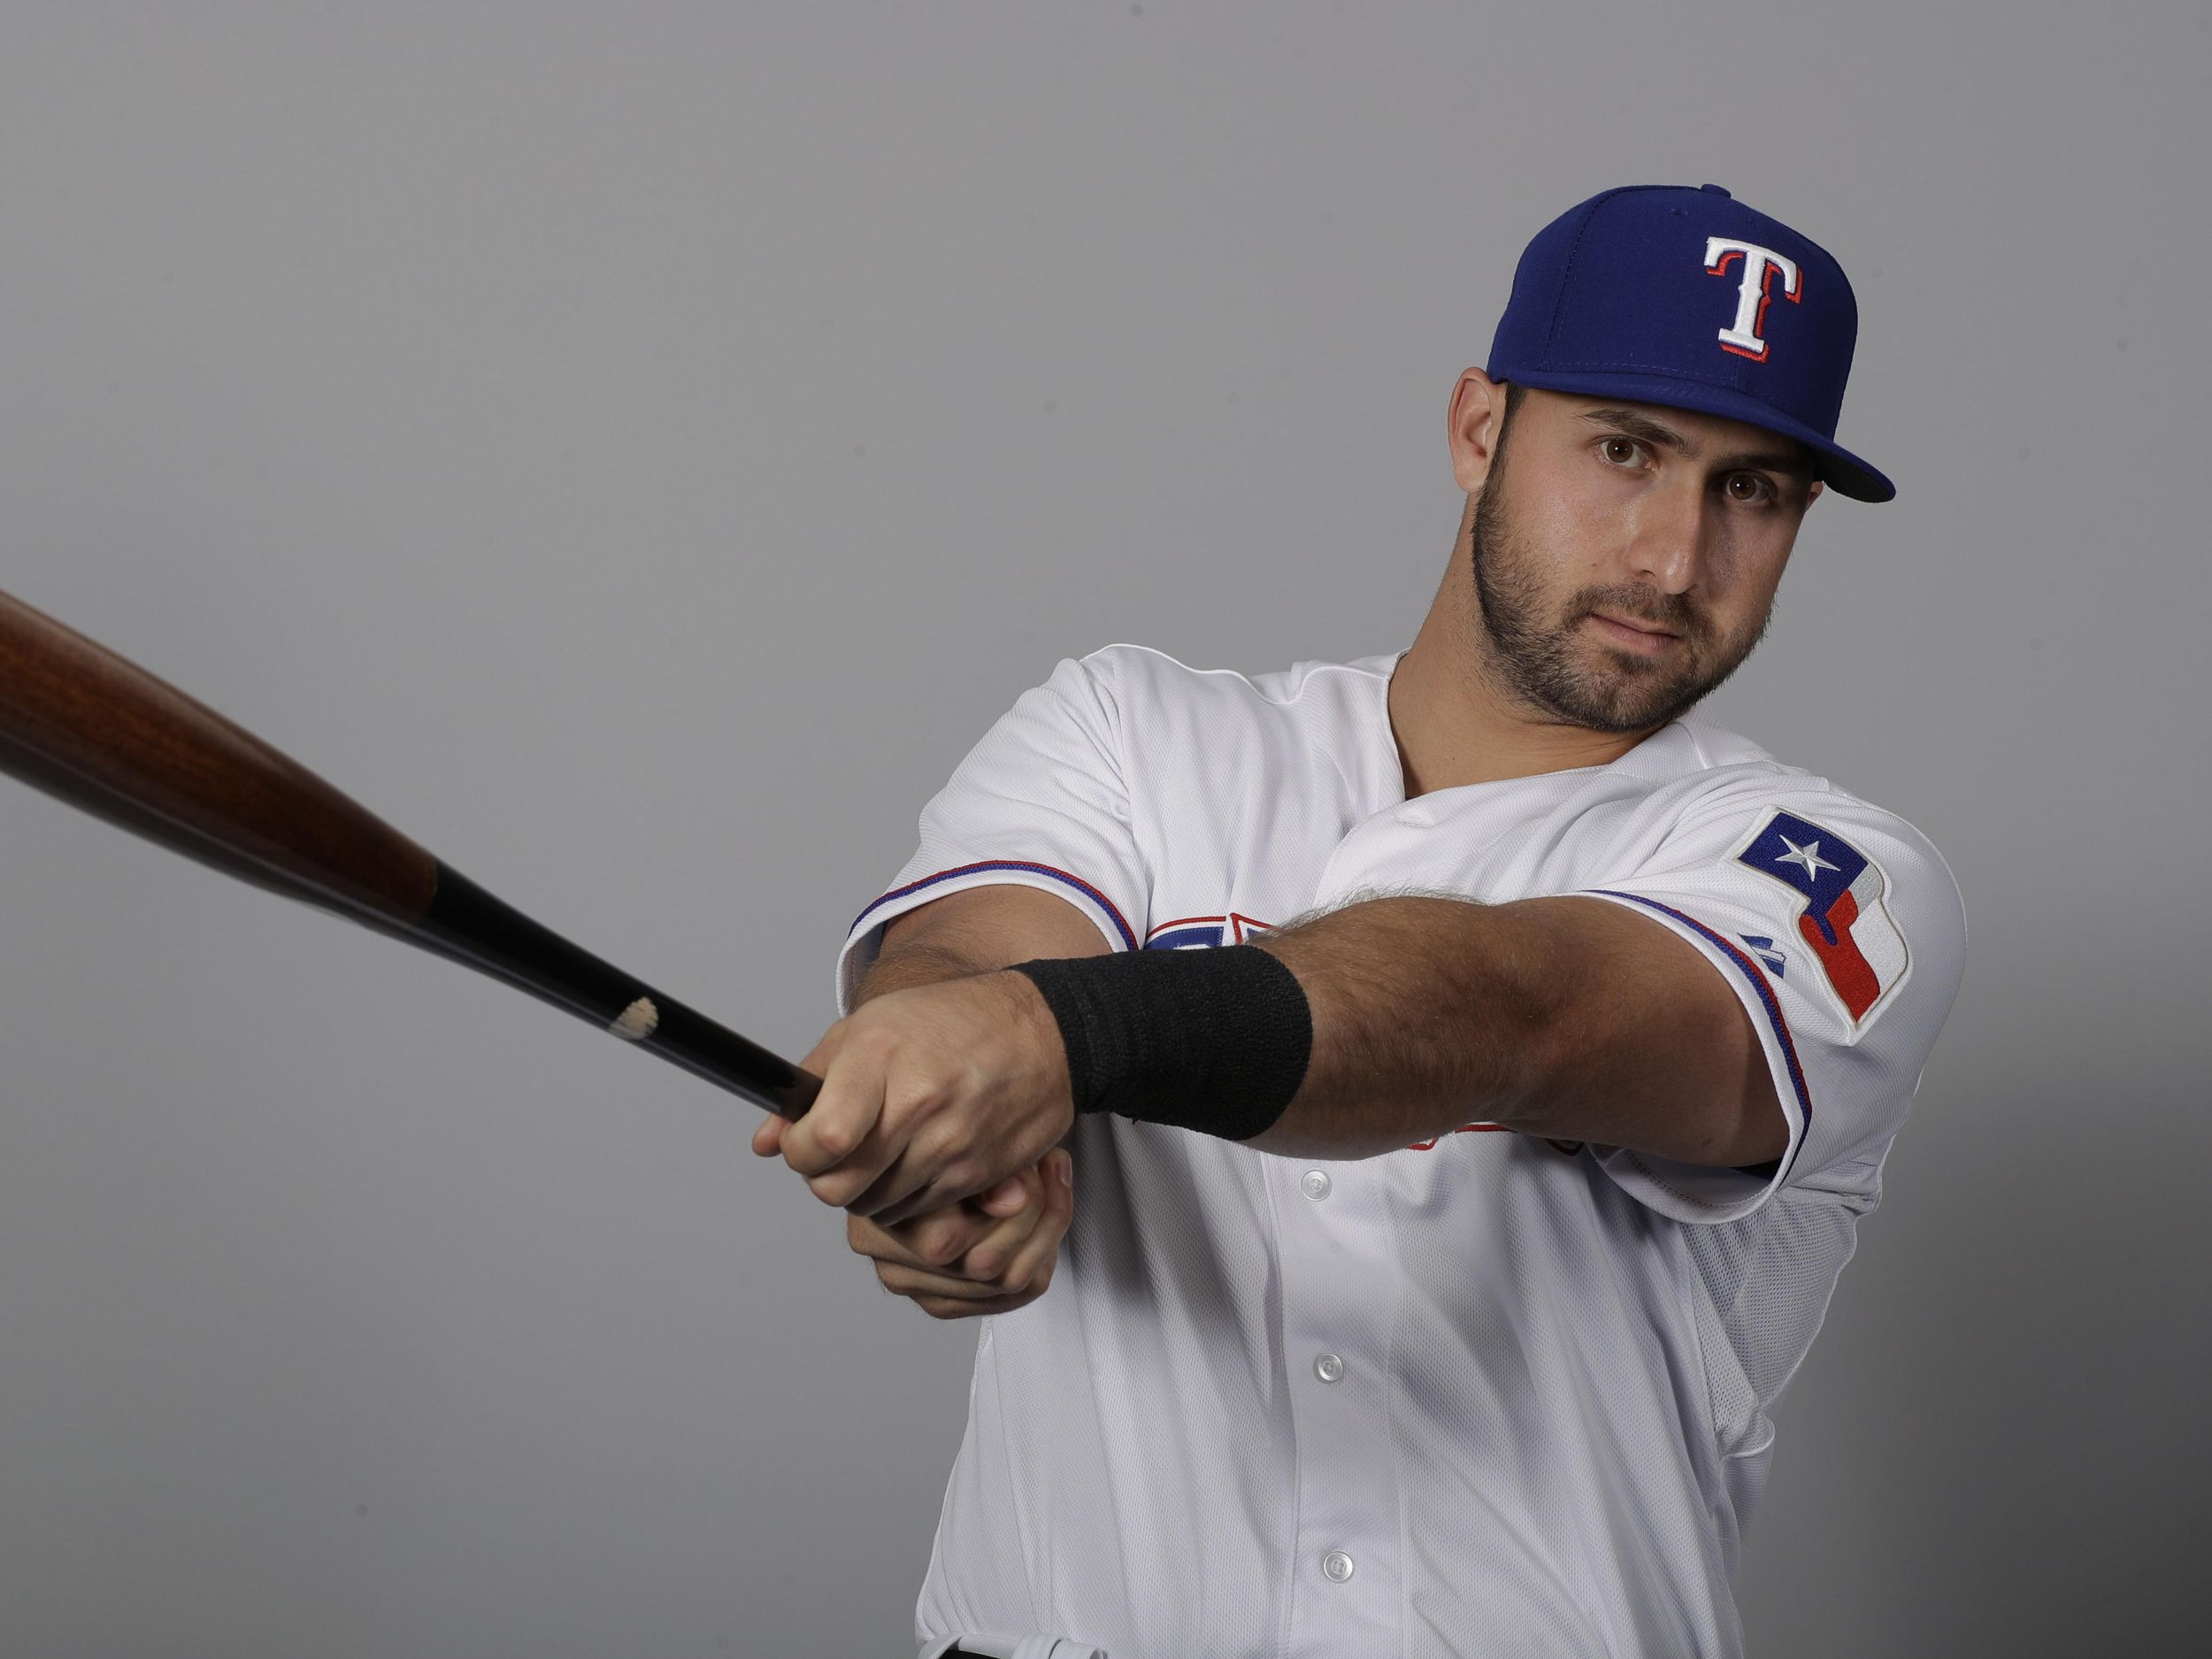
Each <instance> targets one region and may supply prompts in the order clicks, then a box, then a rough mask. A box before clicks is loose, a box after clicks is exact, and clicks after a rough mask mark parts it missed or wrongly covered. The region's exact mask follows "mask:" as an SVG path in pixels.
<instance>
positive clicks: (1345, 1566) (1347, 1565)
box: [1321, 1549, 1352, 1584]
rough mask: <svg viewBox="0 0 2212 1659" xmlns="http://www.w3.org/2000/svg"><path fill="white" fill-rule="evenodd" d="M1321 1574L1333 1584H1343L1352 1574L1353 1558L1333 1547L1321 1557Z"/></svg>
mask: <svg viewBox="0 0 2212 1659" xmlns="http://www.w3.org/2000/svg"><path fill="white" fill-rule="evenodd" d="M1321 1576H1322V1577H1323V1578H1326V1579H1327V1580H1328V1581H1329V1582H1330V1583H1331V1584H1342V1583H1343V1582H1344V1581H1345V1580H1346V1579H1347V1578H1350V1577H1351V1576H1352V1558H1351V1557H1350V1556H1349V1555H1346V1554H1345V1553H1344V1552H1343V1551H1342V1550H1340V1549H1333V1550H1331V1551H1330V1552H1329V1553H1328V1554H1327V1555H1324V1556H1322V1557H1321Z"/></svg>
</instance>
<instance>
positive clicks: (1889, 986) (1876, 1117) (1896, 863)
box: [1586, 786, 1966, 1222]
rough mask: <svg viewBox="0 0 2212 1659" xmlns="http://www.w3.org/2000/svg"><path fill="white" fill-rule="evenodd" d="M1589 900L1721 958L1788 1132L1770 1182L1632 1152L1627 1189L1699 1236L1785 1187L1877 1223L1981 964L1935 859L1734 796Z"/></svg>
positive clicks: (1805, 807)
mask: <svg viewBox="0 0 2212 1659" xmlns="http://www.w3.org/2000/svg"><path fill="white" fill-rule="evenodd" d="M1586 892H1587V894H1588V895H1589V896H1592V897H1596V898H1602V899H1608V900H1610V901H1612V902H1615V903H1617V904H1622V905H1625V906H1627V907H1628V908H1630V909H1631V910H1637V911H1639V912H1640V913H1642V914H1644V915H1646V916H1649V917H1651V918H1655V920H1657V921H1658V922H1660V923H1661V924H1662V925H1663V926H1666V927H1668V928H1671V930H1672V931H1673V932H1675V933H1678V934H1679V935H1680V936H1681V937H1682V938H1684V939H1686V940H1687V941H1689V942H1690V943H1691V944H1693V945H1694V946H1695V947H1696V948H1697V949H1699V950H1700V951H1701V952H1702V953H1704V955H1705V956H1706V958H1707V960H1708V961H1709V962H1710V963H1711V964H1712V965H1713V967H1714V969H1715V970H1716V971H1717V972H1718V973H1719V974H1720V975H1721V977H1722V978H1723V979H1725V980H1726V981H1727V982H1728V984H1729V986H1730V987H1731V988H1732V990H1733V991H1734V992H1735V994H1736V996H1737V998H1738V1000H1739V1001H1740V1002H1742V1004H1743V1006H1744V1010H1745V1012H1746V1013H1747V1015H1749V1017H1750V1019H1751V1024H1752V1028H1753V1029H1754V1030H1755V1031H1756V1032H1757V1033H1758V1034H1759V1041H1760V1045H1761V1047H1762V1048H1763V1049H1764V1050H1765V1052H1766V1059H1767V1064H1768V1066H1769V1068H1770V1071H1772V1073H1773V1078H1774V1089H1775V1094H1776V1095H1777V1096H1778V1098H1779V1099H1780V1101H1781V1103H1782V1110H1783V1112H1784V1114H1785V1115H1786V1117H1787V1118H1788V1120H1789V1143H1788V1147H1787V1148H1786V1150H1785V1151H1784V1153H1783V1155H1782V1156H1781V1157H1780V1158H1779V1159H1778V1161H1777V1162H1776V1164H1774V1165H1772V1166H1771V1167H1770V1168H1769V1167H1766V1166H1762V1167H1761V1168H1759V1169H1758V1170H1755V1171H1740V1170H1728V1169H1716V1168H1708V1167H1705V1166H1701V1165H1697V1164H1683V1163H1678V1162H1676V1161H1674V1160H1672V1159H1668V1158H1662V1157H1657V1156H1653V1155H1651V1154H1648V1153H1642V1152H1634V1151H1631V1150H1628V1149H1627V1148H1609V1149H1607V1150H1605V1151H1603V1152H1601V1154H1600V1156H1599V1162H1600V1163H1601V1165H1602V1166H1603V1167H1604V1168H1605V1170H1606V1171H1607V1172H1608V1173H1609V1175H1610V1176H1611V1177H1612V1178H1613V1179H1614V1180H1616V1181H1617V1183H1618V1184H1619V1185H1620V1186H1621V1187H1624V1188H1625V1189H1626V1190H1627V1191H1628V1192H1629V1193H1630V1194H1632V1196H1634V1197H1637V1198H1639V1199H1640V1200H1642V1201H1643V1202H1645V1203H1647V1204H1648V1205H1650V1206H1651V1207H1652V1208H1654V1209H1655V1210H1659V1211H1660V1212H1661V1213H1663V1214H1664V1215H1668V1216H1671V1217H1674V1218H1676V1219H1678V1220H1682V1221H1694V1222H1722V1221H1733V1220H1737V1219H1740V1218H1741V1217H1744V1216H1746V1215H1748V1214H1749V1213H1751V1212H1752V1211H1753V1210H1757V1209H1759V1208H1760V1207H1761V1206H1762V1205H1763V1203H1764V1202H1766V1200H1767V1199H1768V1198H1769V1197H1770V1195H1771V1194H1774V1193H1775V1192H1778V1191H1779V1190H1781V1189H1782V1188H1784V1187H1801V1188H1812V1189H1819V1190H1823V1191H1825V1192H1828V1193H1830V1194H1837V1195H1840V1196H1843V1197H1845V1198H1847V1199H1851V1200H1855V1201H1856V1200H1864V1201H1866V1202H1867V1204H1868V1206H1869V1207H1870V1206H1871V1202H1873V1201H1874V1200H1875V1199H1877V1198H1878V1194H1879V1192H1880V1171H1881V1164H1882V1159H1883V1157H1884V1156H1886V1153H1887V1151H1888V1148H1889V1144H1890V1142H1891V1141H1892V1140H1893V1138H1894V1137H1895V1135H1896V1133H1897V1131H1898V1130H1899V1129H1900V1128H1901V1126H1902V1125H1903V1123H1904V1120H1905V1117H1906V1114H1907V1112H1908V1111H1909V1110H1910V1107H1911V1104H1912V1099H1913V1095H1914V1094H1915V1092H1916V1090H1917V1088H1918V1087H1919V1081H1920V1073H1921V1070H1922V1068H1923V1067H1924V1065H1925V1064H1927V1059H1928V1056H1929V1053H1930V1051H1931V1050H1932V1048H1934V1046H1935V1040H1936V1035H1937V1033H1939V1031H1940V1030H1941V1029H1942V1027H1943V1023H1944V1020H1945V1019H1946V1018H1947V1016H1948V1015H1949V1013H1950V1011H1951V1004H1952V1002H1953V1000H1954V999H1955V996H1956V995H1957V993H1958V987H1959V979H1960V975H1961V972H1962V967H1963V964H1964V958H1965V947H1966V918H1965V912H1964V910H1963V907H1962V904H1961V902H1960V899H1959V893H1958V887H1957V884H1956V883H1955V880H1954V879H1953V878H1952V875H1951V872H1950V871H1949V869H1948V868H1947V866H1946V865H1945V864H1944V862H1943V859H1942V857H1941V856H1940V855H1939V854H1938V853H1937V851H1936V849H1934V847H1933V846H1932V845H1931V844H1930V843H1929V842H1928V841H1927V840H1926V839H1925V838H1924V837H1923V836H1922V835H1921V834H1920V833H1919V832H1918V831H1917V830H1916V829H1914V828H1913V827H1912V826H1910V825H1909V824H1907V823H1906V822H1904V820H1902V819H1901V818H1897V817H1895V816H1894V815H1893V814H1891V813H1887V812H1884V811H1882V810H1880V809H1878V808H1876V807H1871V806H1869V805H1867V804H1866V803H1863V802H1860V801H1857V800H1855V799H1854V798H1852V797H1850V796H1848V795H1841V794H1839V793H1838V792H1834V791H1832V790H1825V789H1822V788H1819V787H1804V788H1800V789H1790V790H1786V791H1781V792H1778V791H1775V790H1773V789H1771V788H1766V789H1751V788H1747V787H1741V786H1735V787H1728V788H1725V789H1723V790H1719V791H1717V792H1716V794H1715V797H1714V798H1713V799H1710V800H1707V801H1702V802H1699V803H1695V804H1694V806H1693V807H1692V808H1691V809H1690V810H1688V811H1686V813H1685V814H1684V817H1683V819H1682V821H1681V822H1680V824H1679V825H1678V826H1677V827H1676V828H1675V829H1674V830H1673V831H1672V832H1671V833H1669V834H1667V835H1666V836H1665V837H1663V839H1662V840H1661V841H1660V842H1659V844H1658V845H1657V846H1656V847H1655V849H1653V850H1652V851H1651V852H1650V854H1649V855H1648V856H1647V857H1646V858H1645V859H1643V860H1642V861H1640V864H1639V866H1638V867H1637V868H1635V869H1633V870H1632V871H1630V872H1624V874H1622V875H1621V876H1620V877H1619V878H1618V879H1607V880H1605V881H1603V882H1601V883H1596V884H1594V885H1593V886H1592V887H1589V888H1587V889H1586Z"/></svg>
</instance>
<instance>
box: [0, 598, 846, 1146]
mask: <svg viewBox="0 0 2212 1659" xmlns="http://www.w3.org/2000/svg"><path fill="white" fill-rule="evenodd" d="M0 772H11V773H12V774H13V775H15V776H16V777H18V778H20V779H21V780H23V781H24V782H26V783H27V784H30V785H32V786H34V787H36V788H40V789H43V790H44V791H46V793H47V794H49V795H55V796H58V797H59V798H60V799H61V800H64V801H66V802H68V803H69V804H70V805H72V806H74V807H80V808H81V809H83V810H85V811H87V812H90V813H93V814H94V815H96V816H97V817H99V818H105V819H107V820H108V822H110V823H111V824H115V825H118V826H120V827H122V828H124V829H127V830H129V831H131V832H132V833H134V834H138V835H142V836H144V837H145V838H146V839H147V840H149V841H157V842H158V843H159V844H160V845H162V846H164V847H166V848H169V849H172V850H173V851H176V852H180V853H183V854H184V855H186V856H188V857H191V858H196V859H198V860H199V861H200V862H201V863H202V864H210V865H212V866H213V867H214V868H216V869H218V870H220V871H223V872H226V873H227V874H230V875H234V876H236V877H237V878H238V879H240V880H242V881H250V882H252V883H253V884H254V885H255V886H256V887H266V888H268V889H269V890H270V891H271V892H273V893H281V894H283V895H285V896H286V897H287V898H293V899H299V900H301V901H303V902H306V903H309V904H312V905H315V906H317V907H318V908H319V909H322V910H329V911H332V912H333V913H334V914H336V915H339V916H342V917H344V918H347V919H348V920H349V921H355V922H359V923H360V924H362V925H363V926H366V927H373V928H374V929H376V931H378V932H379V933H388V934H390V935H391V936H392V937H393V938H395V939H400V940H404V941H406V942H407V943H409V944H411V945H414V946H417V947H419V948H420V949H424V950H428V951H434V952H435V953H436V954H437V955H439V956H444V957H447V958H448V959H449V960H451V961H454V962H457V963H460V964H463V965H464V966H465V967H470V968H473V969H475V970H476V971H477V972H480V973H486V974H489V975H490V976H491V977H492V978H493V979H500V980H503V981H504V982H505V983H506V984H509V985H511V986H513V987H515V988H516V989H517V990H520V991H527V992H528V993H529V994H530V995H533V996H535V997H539V998H541V999H542V1000H544V1001H546V1002H550V1003H552V1004H553V1006H554V1007H556V1008H561V1009H565V1010H568V1011H569V1012H570V1013H572V1014H574V1015H576V1016H577V1017H578V1018H582V1019H588V1020H589V1021H591V1022H592V1023H593V1024H594V1025H598V1026H599V1027H601V1028H602V1029H603V1030H605V1031H611V1032H612V1033H614V1034H615V1035H616V1036H618V1037H622V1038H625V1039H626V1040H627V1041H630V1042H632V1043H634V1044H635V1045H636V1046H637V1047H639V1048H646V1049H649V1050H651V1051H652V1052H653V1053H655V1054H657V1055H658V1056H660V1057H661V1058H662V1059H664V1060H667V1061H670V1062H671V1063H672V1064H676V1065H680V1066H681V1067H683V1068H684V1070H685V1071H690V1072H693V1073H695V1074H696V1075H697V1076H700V1077H703V1078H704V1079H706V1080H707V1081H708V1082H710V1083H714V1084H718V1085H719V1086H720V1087H723V1088H726V1089H728V1090H729V1091H730V1092H731V1093H732V1094H741V1095H743V1096H744V1097H745V1098H746V1099H747V1100H749V1101H751V1102H754V1103H755V1104H756V1105H759V1106H764V1107H766V1108H767V1109H768V1110H771V1111H774V1112H780V1113H781V1114H782V1115H783V1116H784V1117H786V1118H798V1117H800V1116H802V1115H803V1113H804V1112H805V1111H806V1109H807V1108H808V1106H809V1105H810V1104H811V1103H812V1102H813V1100H814V1095H815V1092H816V1091H817V1090H818V1088H819V1087H821V1079H818V1078H817V1077H815V1076H814V1074H813V1073H811V1072H810V1071H801V1070H800V1069H799V1068H798V1067H796V1066H795V1065H793V1064H791V1063H790V1062H789V1061H787V1060H784V1059H781V1058H779V1057H778V1056H775V1055H773V1054H771V1053H770V1052H769V1051H768V1050H767V1049H765V1048H761V1047H759V1046H758V1045H757V1044H755V1043H752V1042H749V1041H747V1040H746V1039H744V1038H743V1037H741V1036H739V1035H738V1034H737V1033H735V1032H733V1031H731V1030H728V1029H726V1027H724V1026H722V1025H717V1024H716V1023H715V1022H714V1021H713V1020H710V1019H709V1018H706V1017H705V1016H704V1015H703V1014H698V1013H695V1012H694V1011H693V1010H690V1009H688V1008H686V1007H685V1006H684V1005H683V1004H682V1003H681V1002H676V1001H674V1000H673V999H672V998H670V997H666V996H664V995H661V993H659V992H658V991H656V990H654V989H653V988H652V987H650V986H649V985H645V984H643V983H641V982H640V981H639V980H636V979H632V978H631V977H630V976H629V975H628V974H626V973H624V972H621V970H619V969H618V968H616V967H614V966H612V965H611V964H608V963H605V962H603V961H601V960H600V959H599V958H598V957H597V956H593V955H591V953H590V952H588V951H586V950H582V949H578V948H577V947H576V946H574V945H572V944H571V943H570V942H569V941H567V940H565V939H564V938H562V937H561V936H560V935H559V934H558V933H554V932H552V931H551V930H550V929H549V928H547V927H544V926H541V925H540V924H539V923H537V922H534V921H533V920H532V919H531V918H529V917H527V916H525V915H524V914H523V913H522V912H521V911H519V910H516V909H514V908H513V907H512V906H511V905H508V904H505V903H503V902H500V901H499V900H498V899H496V898H495V897H493V896H492V895H490V894H489V893H487V892H486V891H485V890H484V889H483V888H482V887H478V886H477V885H476V883H474V882H473V881H471V880H470V879H468V878H467V877H466V876H464V875H462V874H461V873H460V872H458V871H456V870H451V869H449V868H447V866H446V865H445V864H442V863H440V862H439V860H438V859H436V858H435V857H434V856H431V854H429V853H428V852H426V851H425V850H424V849H422V848H420V847H418V846H417V845H416V844H415V843H414V842H413V841H410V840H408V839H407V837H405V836H404V835H402V834H401V833H399V832H398V831H397V830H396V829H394V828H393V827H392V826H390V825H388V824H387V823H385V822H384V821H383V820H382V819H380V818H377V817H375V816H374V815H373V814H372V813H370V812H369V811H367V810H365V809H364V808H363V807H361V806H360V805H358V804H357V803H355V802H353V801H351V800H349V799H348V798H347V797H346V796H345V795H341V794H340V793H339V792H338V791H337V790H335V789H334V788H332V787H331V786H330V785H328V784H327V783H326V782H324V781H323V780H321V779H320V778H319V777H317V776H316V775H315V774H314V773H313V772H309V771H308V770H307V769H306V768H305V767H304V766H302V765H301V764H299V763H298V762H296V761H295V760H293V759H291V758H290V757H288V756H286V755H283V754H280V752H278V751H277V750H276V749H273V748H271V747H270V746H269V745H268V744H266V743H265V742H263V741H261V740H260V739H259V738H257V737H256V736H254V735H253V734H252V733H250V732H248V731H245V730H243V729H242V728H241V727H239V726H234V725H233V724H232V723H231V722H230V721H228V720H227V719H225V718H223V717H222V716H221V715H219V714H217V713H216V712H215V711H214V710H212V709H210V708H208V707H207V706H206V705H204V703H196V702H195V701H194V700H193V699H191V698H190V697H188V696H186V695H184V694H183V693H182V692H180V691H179V690H177V689H176V687H173V686H171V685H169V684H167V683H166V682H165V681H163V680H157V679H156V678H155V677H154V676H153V675H151V674H150V673H148V672H146V671H145V670H144V669H142V668H140V667H139V666H137V665H136V664H134V663H130V662H127V661H126V660H125V659H124V658H122V657H119V656H117V655H116V654H115V653H114V652H112V651H111V650H109V649H106V648H105V647H104V646H101V645H98V644H96V643H95V642H94V641H91V640H88V639H86V638H85V637H84V636H83V635H82V634H77V633H75V632H73V631H72V630H71V629H69V628H66V627H65V626H62V625H61V624H60V623H58V622H57V621H55V620H54V619H53V618H51V617H48V616H45V615H43V614H42V613H41V612H39V611H34V610H33V609H31V607H30V606H28V605H27V604H25V603H22V602H21V601H20V600H18V599H14V598H12V597H10V596H9V595H6V594H4V593H0Z"/></svg>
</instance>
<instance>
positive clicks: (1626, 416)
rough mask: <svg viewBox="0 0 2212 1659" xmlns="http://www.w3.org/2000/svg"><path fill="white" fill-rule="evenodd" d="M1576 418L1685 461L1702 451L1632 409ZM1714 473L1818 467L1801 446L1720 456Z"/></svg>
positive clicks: (1803, 472)
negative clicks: (1752, 469) (1651, 444)
mask: <svg viewBox="0 0 2212 1659" xmlns="http://www.w3.org/2000/svg"><path fill="white" fill-rule="evenodd" d="M1578 419H1583V420H1586V421H1588V422H1589V423H1590V424H1591V425H1592V426H1609V427H1610V428H1611V429H1612V430H1614V431H1616V432H1618V433H1621V434H1624V435H1625V436H1628V437H1631V438H1641V439H1642V440H1643V441H1644V442H1646V443H1655V444H1657V445H1658V446H1659V447H1660V448H1661V449H1672V450H1673V451H1674V452H1675V453H1676V454H1677V455H1679V456H1681V457H1683V458H1684V459H1685V460H1689V461H1694V460H1696V459H1697V458H1698V457H1699V456H1700V455H1701V453H1702V451H1701V449H1699V447H1698V445H1697V443H1696V442H1694V440H1692V439H1691V438H1689V437H1686V435H1684V434H1681V433H1679V432H1677V431H1676V430H1675V429H1674V428H1673V427H1672V426H1664V425H1662V424H1661V423H1660V422H1658V421H1656V420H1654V419H1651V417H1650V416H1648V415H1640V414H1638V413H1637V412H1636V411H1634V410H1632V409H1586V410H1584V411H1582V414H1581V415H1580V416H1579V417H1578ZM1714 468H1715V470H1716V471H1718V472H1739V471H1741V470H1744V469H1746V468H1760V469H1763V470H1764V471H1767V472H1782V473H1786V474H1787V475H1789V476H1791V477H1793V478H1818V477H1819V476H1820V468H1819V467H1818V465H1816V464H1815V463H1814V462H1813V461H1812V459H1811V458H1810V457H1808V456H1807V455H1806V454H1805V453H1804V452H1803V451H1802V450H1801V449H1747V450H1745V451H1743V452H1742V453H1740V454H1737V455H1724V456H1723V457H1720V459H1719V460H1717V462H1715V463H1714Z"/></svg>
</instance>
